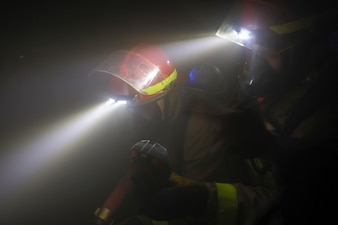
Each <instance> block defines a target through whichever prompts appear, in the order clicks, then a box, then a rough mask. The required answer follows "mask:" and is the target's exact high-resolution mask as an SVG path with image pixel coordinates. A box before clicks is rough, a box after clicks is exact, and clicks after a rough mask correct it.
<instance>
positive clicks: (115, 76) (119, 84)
mask: <svg viewBox="0 0 338 225" xmlns="http://www.w3.org/2000/svg"><path fill="white" fill-rule="evenodd" d="M174 75H176V71H175V74H174ZM172 77H173V79H175V78H176V76H172ZM88 79H89V81H90V83H94V84H93V86H95V88H96V89H100V91H101V92H102V93H103V94H104V96H105V97H107V98H112V99H114V100H120V101H126V102H127V103H128V102H130V103H132V104H130V105H139V104H141V103H142V104H144V103H146V102H148V101H146V100H148V99H152V100H153V99H155V98H156V99H157V98H158V97H159V96H162V95H163V94H165V93H166V91H167V90H166V89H165V88H164V85H166V83H165V82H171V80H170V79H168V76H167V75H165V74H163V73H162V72H161V70H160V68H159V67H158V66H157V65H155V64H154V63H152V62H150V61H149V60H147V59H146V58H144V57H142V56H141V55H139V54H136V53H130V52H128V51H118V52H114V53H113V54H112V55H110V57H109V58H108V59H107V60H105V61H104V62H103V63H102V64H100V65H99V66H98V67H96V68H95V69H94V70H93V71H92V72H91V73H90V74H89V77H88ZM155 80H163V82H161V83H156V82H154V81H155Z"/></svg>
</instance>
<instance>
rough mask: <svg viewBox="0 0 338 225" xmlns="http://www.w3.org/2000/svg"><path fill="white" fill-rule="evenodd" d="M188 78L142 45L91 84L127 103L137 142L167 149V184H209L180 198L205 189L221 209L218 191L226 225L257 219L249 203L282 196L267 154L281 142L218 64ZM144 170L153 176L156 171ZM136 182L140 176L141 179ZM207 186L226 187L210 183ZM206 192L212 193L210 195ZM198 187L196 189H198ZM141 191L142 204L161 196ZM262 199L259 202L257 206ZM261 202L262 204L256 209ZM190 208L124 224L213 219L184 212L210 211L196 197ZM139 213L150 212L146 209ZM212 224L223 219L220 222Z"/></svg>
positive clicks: (103, 68)
mask: <svg viewBox="0 0 338 225" xmlns="http://www.w3.org/2000/svg"><path fill="white" fill-rule="evenodd" d="M182 77H183V75H180V74H179V73H178V71H177V70H176V68H175V67H174V65H173V63H172V61H171V60H170V58H169V57H168V55H167V54H165V52H164V51H163V50H161V49H160V48H159V47H157V46H153V45H148V44H140V45H137V46H136V47H134V48H132V49H131V50H128V51H117V52H114V53H113V54H112V55H111V57H110V58H109V59H108V60H107V61H106V62H104V63H103V64H101V65H99V66H98V67H97V68H96V69H94V71H93V73H91V74H90V77H89V79H90V80H91V82H92V84H94V86H95V87H99V89H100V90H106V91H105V92H104V93H105V95H106V96H107V97H112V98H115V99H119V100H126V101H127V104H126V106H127V108H128V110H130V112H131V113H132V115H133V118H134V119H135V123H136V124H135V126H134V127H135V129H134V130H136V129H139V130H140V133H141V134H139V135H136V137H137V138H135V139H134V141H137V140H139V139H150V140H151V141H152V142H157V143H160V144H161V145H163V146H165V147H166V148H167V149H168V153H169V162H170V169H171V171H172V176H171V177H170V179H169V181H168V182H171V181H174V183H175V182H176V181H179V183H180V185H181V183H182V182H183V183H185V181H188V180H194V181H196V182H192V184H194V183H196V184H203V185H198V188H197V190H196V191H195V192H194V191H193V192H191V191H190V187H188V188H187V189H186V191H184V192H182V193H181V194H182V198H181V201H183V200H184V199H186V198H187V197H188V196H191V194H193V193H195V194H198V193H199V192H200V191H201V194H202V195H201V197H202V198H203V199H204V200H206V199H210V203H212V204H213V207H214V206H216V205H215V204H216V202H215V199H216V196H217V194H216V193H217V191H218V192H219V193H223V194H225V199H227V201H228V203H227V204H229V205H227V204H226V205H224V204H223V205H222V206H220V210H223V207H225V208H224V209H228V210H229V211H224V213H225V214H226V215H227V216H226V217H223V218H221V219H220V221H222V222H226V223H230V224H234V223H235V222H236V223H237V222H239V221H241V222H244V221H245V218H247V217H249V216H250V214H251V211H248V210H247V208H248V207H249V206H250V207H257V205H261V206H262V207H265V205H266V204H267V203H268V201H267V199H270V198H271V197H272V196H273V194H274V193H275V189H274V188H275V185H274V179H273V175H272V174H273V166H271V163H270V161H269V160H268V153H269V151H268V150H269V149H271V147H272V146H274V144H275V139H274V137H273V136H272V135H271V134H270V133H269V132H268V131H267V130H266V129H265V127H264V125H263V123H262V122H261V120H260V115H259V114H258V104H257V102H256V101H252V98H246V97H245V96H243V95H241V94H240V92H239V85H240V84H239V83H238V79H235V77H234V76H232V75H228V74H224V73H223V72H222V70H221V69H220V68H219V67H218V66H216V65H214V64H209V63H205V64H201V65H198V66H196V67H194V68H193V69H192V70H191V71H190V73H189V76H186V77H188V78H187V79H186V78H185V76H184V77H183V78H182ZM143 124H144V126H143ZM142 171H148V172H149V173H151V171H153V169H149V170H147V168H144V169H142ZM138 174H140V173H138ZM183 177H184V179H183ZM134 180H140V179H137V178H135V177H134ZM181 181H182V182H181ZM197 181H198V182H197ZM199 182H201V183H199ZM202 182H219V184H216V183H213V184H211V185H209V186H204V183H202ZM235 183H236V185H235ZM135 187H137V185H135ZM205 187H209V188H210V190H211V191H212V193H213V194H210V195H209V193H208V191H206V190H207V189H205ZM191 188H192V190H194V189H195V186H194V185H192V186H191ZM149 189H151V188H149ZM184 189H185V188H184ZM137 190H138V189H137V188H135V197H136V200H138V202H139V203H142V202H143V200H144V197H146V199H148V197H149V200H150V199H156V198H153V197H151V196H149V194H150V193H140V192H139V191H137ZM178 190H179V189H178ZM237 192H239V193H242V195H241V196H239V195H238V193H237ZM208 196H209V197H208ZM218 196H219V197H220V195H218ZM140 197H141V199H140ZM158 197H159V196H158ZM159 199H161V197H159ZM257 199H260V200H259V201H258V202H257ZM162 200H164V202H163V205H168V206H172V207H176V206H175V204H173V205H171V204H170V202H168V201H167V200H170V197H169V198H167V197H166V198H165V199H162ZM196 200H197V201H198V198H196ZM254 202H257V204H255V205H254V206H251V205H252V204H253V203H254ZM195 203H196V204H195ZM244 203H245V204H244ZM187 204H193V205H190V206H191V207H189V206H188V205H186V204H179V205H181V206H182V207H183V206H187V207H185V209H184V210H180V209H178V210H179V213H178V214H177V213H176V212H177V210H171V209H170V207H169V208H168V209H170V211H171V212H173V214H174V215H173V216H174V218H172V217H168V218H166V217H165V216H164V217H158V216H156V215H154V214H153V213H150V214H148V213H146V215H147V216H139V217H132V216H130V217H128V216H127V217H128V218H127V219H126V221H125V222H126V223H132V221H133V219H136V221H139V219H138V218H141V220H142V222H143V223H149V224H154V223H158V222H159V221H158V220H166V219H168V221H166V222H168V223H170V224H177V223H183V224H186V223H196V224H204V223H206V222H207V220H209V219H210V217H208V216H206V217H200V215H202V214H203V213H202V211H198V212H201V213H200V215H198V216H197V218H195V216H196V212H193V214H189V213H188V214H185V213H184V212H185V211H189V208H191V211H194V210H193V208H196V207H199V206H201V207H202V206H203V204H199V203H198V202H195V200H194V201H192V202H190V200H189V201H187ZM193 206H194V207H193ZM238 207H239V208H241V209H242V208H243V209H244V210H243V211H244V214H243V215H245V216H243V217H241V218H236V214H237V211H236V209H237V208H238ZM140 209H141V211H140V213H143V212H144V211H143V210H144V205H143V204H140ZM159 209H161V208H159ZM136 211H138V210H136ZM146 211H147V210H146ZM229 212H230V213H229ZM136 213H138V212H136ZM198 214H199V213H198ZM148 216H150V217H148ZM213 219H214V222H216V218H213ZM161 222H162V221H161Z"/></svg>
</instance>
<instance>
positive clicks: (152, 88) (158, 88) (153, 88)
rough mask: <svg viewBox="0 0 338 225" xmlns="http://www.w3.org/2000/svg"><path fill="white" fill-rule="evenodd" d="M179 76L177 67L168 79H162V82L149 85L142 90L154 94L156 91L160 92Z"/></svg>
mask: <svg viewBox="0 0 338 225" xmlns="http://www.w3.org/2000/svg"><path fill="white" fill-rule="evenodd" d="M176 77H177V71H176V69H175V70H174V71H173V72H172V73H171V74H170V76H168V77H167V78H166V79H164V80H162V81H161V82H159V83H157V84H154V85H153V86H150V87H147V88H145V89H143V90H142V92H144V93H146V94H148V95H152V94H155V93H158V92H160V91H162V90H163V89H164V88H166V87H167V86H168V85H169V84H170V83H171V82H173V81H174V80H175V79H176Z"/></svg>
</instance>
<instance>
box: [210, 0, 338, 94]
mask: <svg viewBox="0 0 338 225" xmlns="http://www.w3.org/2000/svg"><path fill="white" fill-rule="evenodd" d="M312 2H313V1H306V2H304V1H299V0H265V1H263V0H240V1H236V2H235V4H234V6H233V9H232V10H230V12H229V14H228V17H227V18H226V19H225V20H224V22H223V23H222V25H221V26H220V27H219V29H218V31H217V33H216V35H217V36H220V37H223V38H225V39H227V40H230V41H232V42H234V43H236V44H238V45H240V46H243V47H245V48H244V49H248V50H249V51H246V52H245V54H246V59H245V62H243V65H242V66H243V68H244V69H243V70H242V73H243V74H241V77H243V78H244V79H245V80H246V82H247V85H248V86H250V87H251V88H252V89H253V92H254V93H253V94H254V95H261V94H263V95H264V94H265V92H271V91H276V89H279V88H282V87H283V86H284V87H286V86H289V85H290V83H296V82H300V81H301V80H303V79H306V77H305V76H306V73H307V71H308V70H310V69H315V68H316V67H318V65H319V64H320V63H321V62H322V60H323V55H325V54H326V53H324V52H322V50H319V49H323V48H322V47H323V46H324V48H325V46H326V45H327V39H328V35H327V34H328V33H329V32H330V30H332V29H333V30H335V29H337V23H336V13H337V8H336V6H337V4H336V3H334V2H332V3H333V4H331V5H330V3H326V2H327V1H326V0H324V2H320V4H318V2H316V4H315V6H313V5H311V3H312ZM319 46H320V47H319ZM258 92H260V93H258Z"/></svg>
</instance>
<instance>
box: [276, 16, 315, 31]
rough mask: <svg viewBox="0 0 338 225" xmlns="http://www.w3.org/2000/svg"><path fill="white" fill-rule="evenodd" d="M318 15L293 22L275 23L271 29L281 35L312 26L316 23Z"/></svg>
mask: <svg viewBox="0 0 338 225" xmlns="http://www.w3.org/2000/svg"><path fill="white" fill-rule="evenodd" d="M316 17H317V16H311V17H306V18H303V19H300V20H296V21H293V22H289V23H284V24H279V25H275V26H272V27H270V29H271V30H272V31H274V32H275V33H277V34H279V35H283V34H289V33H292V32H295V31H298V30H302V29H305V28H309V27H311V26H312V25H313V24H314V22H315V20H316Z"/></svg>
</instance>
